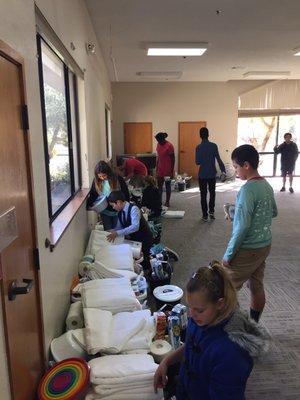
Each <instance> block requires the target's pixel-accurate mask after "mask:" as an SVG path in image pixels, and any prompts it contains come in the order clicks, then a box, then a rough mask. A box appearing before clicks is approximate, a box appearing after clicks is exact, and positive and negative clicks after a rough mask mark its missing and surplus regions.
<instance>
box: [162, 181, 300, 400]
mask: <svg viewBox="0 0 300 400" xmlns="http://www.w3.org/2000/svg"><path fill="white" fill-rule="evenodd" d="M269 182H270V183H271V184H272V186H273V187H274V190H275V196H276V201H277V206H278V210H279V216H278V217H277V218H276V219H275V220H274V223H273V244H272V251H271V254H270V256H269V258H268V262H267V269H266V276H265V288H266V295H267V304H266V308H265V310H264V313H263V316H262V319H261V321H262V323H263V325H264V326H266V328H267V329H268V330H269V332H270V333H271V336H272V339H273V344H272V348H271V351H270V353H269V354H268V355H267V356H265V358H264V359H262V360H259V361H258V362H257V363H256V365H255V368H254V370H253V372H252V375H251V377H250V379H249V381H248V386H247V393H246V399H247V400H297V399H300V290H299V288H300V245H299V243H300V178H298V179H296V181H295V185H294V188H295V193H294V194H290V193H289V192H284V193H280V192H278V189H280V187H281V181H280V179H278V178H273V179H270V180H269ZM240 185H241V183H240V181H236V182H232V183H225V184H218V186H217V200H216V213H215V215H216V220H215V221H213V222H202V221H200V219H201V213H200V200H199V191H198V188H197V187H195V188H192V189H189V190H187V191H185V192H180V193H178V192H176V193H172V198H171V210H185V211H186V214H185V217H184V218H183V219H181V220H164V222H163V225H164V227H163V238H162V242H163V243H164V244H166V245H167V246H169V247H171V248H173V249H174V250H176V251H177V252H178V253H179V255H180V261H179V262H178V263H176V264H175V272H174V276H173V279H172V282H173V283H174V284H177V285H179V286H181V287H182V288H184V286H185V283H186V282H187V280H188V278H189V277H190V276H191V275H192V272H193V271H195V270H196V269H197V268H198V267H199V266H203V265H206V264H207V263H208V262H209V261H210V260H212V259H219V260H221V259H222V256H223V254H224V250H225V248H226V245H227V242H228V239H229V237H230V233H231V224H230V223H229V222H228V221H225V220H224V213H223V204H224V203H226V202H234V199H235V196H236V193H237V191H238V190H239V187H240ZM239 300H240V304H241V307H242V308H243V309H248V308H249V293H248V290H247V288H243V289H242V290H241V291H240V292H239Z"/></svg>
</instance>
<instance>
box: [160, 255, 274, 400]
mask: <svg viewBox="0 0 300 400" xmlns="http://www.w3.org/2000/svg"><path fill="white" fill-rule="evenodd" d="M186 289H187V304H188V307H189V311H190V318H189V321H188V327H187V335H186V342H185V344H184V345H182V346H180V347H179V348H178V349H177V350H175V351H173V352H172V353H170V354H169V355H168V356H167V357H166V358H164V359H163V361H162V362H161V363H160V365H159V367H158V369H157V371H156V373H155V376H154V389H155V391H157V389H158V388H162V387H164V386H165V385H166V383H167V370H168V367H170V366H171V365H173V364H175V363H178V362H181V368H180V374H179V379H178V383H177V393H176V399H177V400H245V388H246V383H247V379H248V378H249V375H250V373H251V371H252V367H253V358H255V357H257V356H260V355H262V354H263V353H264V352H265V351H266V350H267V349H268V344H269V341H270V340H269V339H270V338H269V335H268V333H267V332H266V331H265V330H264V329H263V327H261V326H260V325H259V324H257V323H256V322H254V321H253V320H251V319H250V318H249V316H248V315H246V314H244V313H243V312H242V311H240V310H239V308H238V302H237V297H236V291H235V289H234V286H233V284H232V282H231V280H230V279H229V277H228V275H227V272H226V270H225V269H224V268H223V267H222V266H221V265H220V263H218V262H217V261H213V262H211V263H210V265H209V266H208V267H202V268H199V269H198V271H197V272H196V273H194V274H193V276H192V278H191V279H190V280H189V282H188V284H187V288H186Z"/></svg>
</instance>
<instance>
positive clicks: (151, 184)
mask: <svg viewBox="0 0 300 400" xmlns="http://www.w3.org/2000/svg"><path fill="white" fill-rule="evenodd" d="M144 184H145V188H144V189H143V196H142V202H141V205H142V206H145V207H147V208H148V209H149V210H150V211H151V214H150V215H149V218H150V219H153V218H158V217H160V216H161V212H162V207H161V195H160V191H159V189H158V187H157V185H156V180H155V178H154V177H153V176H151V175H149V176H146V177H145V178H144Z"/></svg>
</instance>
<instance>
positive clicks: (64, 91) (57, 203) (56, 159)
mask: <svg viewBox="0 0 300 400" xmlns="http://www.w3.org/2000/svg"><path fill="white" fill-rule="evenodd" d="M37 40H38V53H39V73H40V91H41V104H42V115H43V129H44V146H45V161H46V176H47V193H48V210H49V217H50V221H53V220H54V219H55V217H56V216H57V215H58V214H59V213H60V211H61V210H62V209H63V208H64V207H65V206H66V205H67V204H68V202H69V201H70V200H71V199H72V198H73V197H74V195H75V194H76V192H77V191H78V190H79V189H80V186H81V169H80V142H79V131H78V111H77V110H78V107H77V85H76V82H77V77H76V75H75V74H74V72H73V71H72V70H71V69H70V68H69V67H68V66H67V65H66V64H65V63H64V61H63V59H62V58H61V57H60V56H59V55H58V54H57V52H56V51H55V49H54V48H53V47H50V46H49V45H48V43H47V42H46V41H45V40H44V39H43V38H42V37H41V36H40V35H38V36H37Z"/></svg>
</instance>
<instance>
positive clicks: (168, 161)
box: [155, 132, 175, 207]
mask: <svg viewBox="0 0 300 400" xmlns="http://www.w3.org/2000/svg"><path fill="white" fill-rule="evenodd" d="M167 137H168V134H167V133H166V132H158V133H157V134H156V135H155V139H156V140H157V146H156V152H157V161H156V179H157V184H158V188H159V190H160V193H161V197H162V192H163V185H164V183H165V186H166V202H165V206H166V207H170V198H171V179H172V178H173V176H174V165H175V153H174V146H173V145H172V143H170V142H169V141H167V140H166V138H167ZM165 177H167V179H165Z"/></svg>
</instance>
